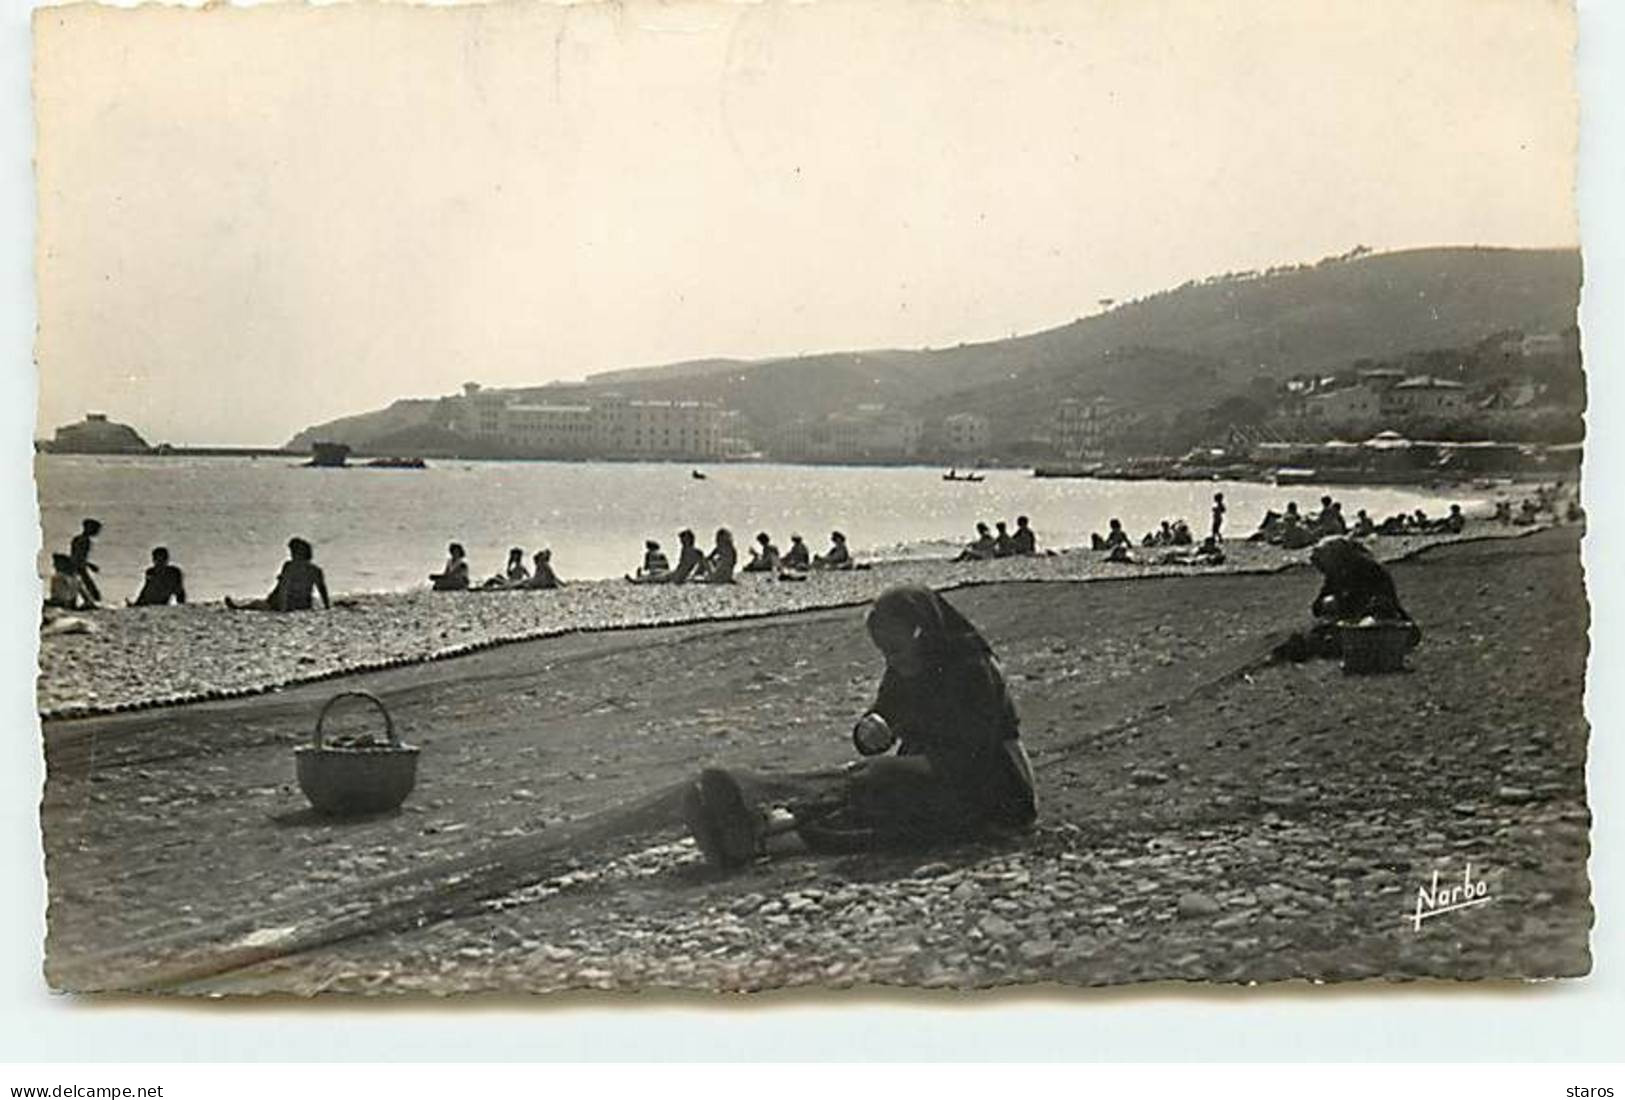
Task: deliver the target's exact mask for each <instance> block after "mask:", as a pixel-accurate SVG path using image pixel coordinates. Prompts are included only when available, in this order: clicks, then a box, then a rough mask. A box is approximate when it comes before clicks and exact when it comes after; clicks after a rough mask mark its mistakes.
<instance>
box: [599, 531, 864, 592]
mask: <svg viewBox="0 0 1625 1100" xmlns="http://www.w3.org/2000/svg"><path fill="white" fill-rule="evenodd" d="M677 542H678V545H679V550H678V554H677V565H676V567H675V568H673V567H672V564H671V559H670V558H668V557H666V553H665V551H664V550H662V549H661V548H660V543H658V542H656V541H655V540H654V539H650V540H649V541H647V542H645V543H644V544H643V564H642V565H640V566H639V567H638V571H637V572H636V573H632V574H628V575H627V578H626V579H627V580H629V581H631V582H632V583H633V584H732V583H734V571H735V570H736V569H737V570H738V571H739V572H741V573H767V574H769V575H770V576H773V577H777V578H778V579H779V580H781V581H799V580H806V579H807V574H808V573H809V572H810V571H812V570H818V569H852V568H855V567H856V566H855V563H854V561H853V559H852V552H851V551H850V550H849V549H847V545H846V536H845V535H844V534H842V533H841V532H839V531H831V532H830V536H829V543H830V545H829V549H828V550H827V551H825V552H824V553H822V554H812V553H811V552H810V551H809V550H808V549H807V544H806V543H805V542H803V541H802V538H801V536H800V535H791V536H790V546H789V549H787V550H785V551H783V552H782V553H781V552H780V550H779V548H778V546H776V545H775V544H774V542H773V539H772V536H770V535H769V534H768V533H767V532H766V531H762V532H759V533H758V534H757V536H756V545H755V546H753V547H751V548H750V560H749V561H748V562H746V563H745V564H744V565H743V566H741V565H740V564H739V551H738V550H737V549H736V548H735V546H734V536H733V532H732V531H730V530H728V528H726V527H719V528H717V533H716V539H715V544H714V545H713V547H712V548H711V552H710V553H709V554H706V553H702V552H701V550H700V548H699V544H698V541H697V539H696V537H695V534H694V532H693V531H690V530H686V529H685V530H683V531H679V532H678V533H677Z"/></svg>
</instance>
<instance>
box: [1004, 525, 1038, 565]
mask: <svg viewBox="0 0 1625 1100" xmlns="http://www.w3.org/2000/svg"><path fill="white" fill-rule="evenodd" d="M1010 550H1011V552H1012V553H1014V554H1019V555H1021V556H1023V557H1031V556H1032V555H1034V554H1036V553H1038V536H1036V535H1034V534H1033V529H1032V528H1031V527H1029V526H1028V525H1027V517H1026V516H1017V517H1016V529H1015V532H1014V533H1013V534H1012V535H1011V536H1010Z"/></svg>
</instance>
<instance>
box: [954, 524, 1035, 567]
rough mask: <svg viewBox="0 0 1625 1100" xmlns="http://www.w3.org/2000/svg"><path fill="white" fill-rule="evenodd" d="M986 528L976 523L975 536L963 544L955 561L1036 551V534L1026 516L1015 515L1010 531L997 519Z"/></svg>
mask: <svg viewBox="0 0 1625 1100" xmlns="http://www.w3.org/2000/svg"><path fill="white" fill-rule="evenodd" d="M993 526H994V527H995V528H996V529H997V531H996V532H995V531H990V530H988V527H987V524H985V523H978V524H977V525H976V538H975V539H974V540H972V541H971V542H968V543H966V544H965V548H964V549H963V550H961V551H960V552H959V556H958V557H956V558H954V560H955V561H990V560H992V559H993V558H1016V557H1032V556H1034V555H1036V554H1037V553H1038V536H1037V535H1035V534H1033V529H1032V527H1031V525H1030V524H1029V522H1028V520H1027V517H1026V516H1017V517H1016V529H1015V530H1014V531H1011V530H1010V529H1009V527H1008V525H1006V523H1005V522H1004V520H1002V519H1001V520H999V521H997V522H996V523H994V525H993Z"/></svg>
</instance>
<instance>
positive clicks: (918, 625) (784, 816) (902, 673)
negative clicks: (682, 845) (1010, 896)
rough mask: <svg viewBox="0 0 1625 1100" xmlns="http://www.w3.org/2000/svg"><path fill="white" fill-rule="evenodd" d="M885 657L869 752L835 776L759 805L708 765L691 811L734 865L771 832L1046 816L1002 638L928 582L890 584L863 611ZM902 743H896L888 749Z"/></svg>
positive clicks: (937, 831)
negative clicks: (801, 793)
mask: <svg viewBox="0 0 1625 1100" xmlns="http://www.w3.org/2000/svg"><path fill="white" fill-rule="evenodd" d="M864 623H865V626H866V627H867V629H868V633H869V638H870V640H871V641H872V642H873V643H874V645H875V648H877V649H878V650H880V652H881V655H882V656H883V657H884V658H885V662H886V670H885V674H884V675H883V676H882V677H881V680H880V689H879V691H878V693H877V694H876V696H875V701H874V703H873V704H872V705H871V706H870V708H869V710H868V711H867V713H865V714H864V715H863V716H862V717H861V718H859V720H858V722H857V725H856V726H855V727H854V728H853V731H852V740H853V745H854V747H856V749H857V750H858V753H859V754H860V755H861V756H863V757H864V758H865V759H863V760H861V761H855V762H854V763H852V764H850V765H848V766H847V768H846V769H845V771H844V774H843V775H842V776H841V781H840V783H839V784H838V786H837V788H836V789H835V790H833V791H829V792H827V793H824V794H809V795H808V796H806V797H802V798H799V799H798V798H791V799H789V800H788V801H787V803H786V805H785V806H783V807H782V808H772V807H761V806H753V805H752V804H751V802H750V800H749V799H748V798H747V796H746V794H745V792H744V789H743V788H742V787H741V785H740V782H739V780H738V779H737V778H736V777H735V776H734V775H733V774H731V773H729V772H727V771H724V770H722V769H718V768H712V769H707V770H706V771H704V772H702V773H701V774H700V777H699V778H698V780H697V781H696V782H695V783H694V785H693V786H692V787H691V788H690V789H689V790H688V792H687V793H686V796H685V803H684V808H683V809H684V818H685V821H686V822H687V824H688V827H689V830H690V832H692V833H693V835H694V838H695V841H696V843H698V845H699V847H700V850H701V851H702V852H704V854H705V856H706V858H707V860H709V861H710V862H711V863H712V864H713V865H715V866H717V867H719V868H722V869H724V870H728V869H733V868H736V867H739V866H741V865H743V864H744V863H747V862H749V861H750V860H751V859H753V858H755V857H757V856H759V855H765V854H766V853H767V850H768V842H769V838H770V837H773V836H781V837H783V838H784V839H785V840H790V839H792V838H791V837H790V836H789V834H790V833H791V832H792V831H793V832H794V834H795V837H794V839H796V840H799V842H800V844H802V845H804V846H805V847H807V848H810V849H812V850H814V851H825V852H865V851H875V850H883V849H887V848H903V849H907V848H918V847H925V846H929V845H931V844H939V843H944V842H952V841H959V840H966V839H971V838H975V837H979V836H988V835H998V834H1001V833H1010V832H1023V831H1026V830H1027V829H1030V828H1031V827H1032V824H1033V822H1034V820H1036V818H1037V816H1038V810H1037V798H1036V794H1035V790H1034V783H1033V771H1032V764H1031V763H1030V762H1029V761H1028V759H1027V754H1026V751H1025V750H1024V749H1023V748H1022V745H1021V741H1020V728H1019V720H1018V718H1017V716H1016V708H1015V704H1014V703H1013V702H1012V701H1011V699H1010V694H1009V692H1008V690H1007V689H1006V688H1005V683H1004V677H1003V675H1002V674H1001V673H1000V671H999V667H998V663H997V661H996V660H995V658H994V655H993V650H992V647H990V646H989V645H988V644H987V641H986V639H984V638H983V637H982V635H981V634H980V633H979V632H978V631H977V630H976V628H975V627H974V626H972V625H971V623H970V621H969V620H967V619H966V618H965V617H964V616H963V615H961V614H960V613H959V611H958V610H956V609H955V608H954V607H953V606H952V605H951V604H949V603H948V602H947V601H946V600H944V599H943V598H942V597H941V596H939V595H937V594H936V593H935V592H932V591H931V590H930V589H927V588H922V587H918V586H914V585H902V586H899V587H896V588H891V589H888V590H887V591H886V592H884V593H882V594H881V596H880V598H879V599H877V600H876V601H875V602H874V605H873V606H872V607H871V608H870V610H869V613H868V616H867V617H866V618H865V620H864ZM894 747H895V748H896V750H897V751H896V753H895V754H891V755H887V754H888V752H889V750H891V749H892V748H894Z"/></svg>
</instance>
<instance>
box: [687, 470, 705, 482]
mask: <svg viewBox="0 0 1625 1100" xmlns="http://www.w3.org/2000/svg"><path fill="white" fill-rule="evenodd" d="M688 476H689V477H691V478H693V479H694V480H695V481H704V480H705V473H704V472H703V471H701V470H690V471H689V472H688Z"/></svg>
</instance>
